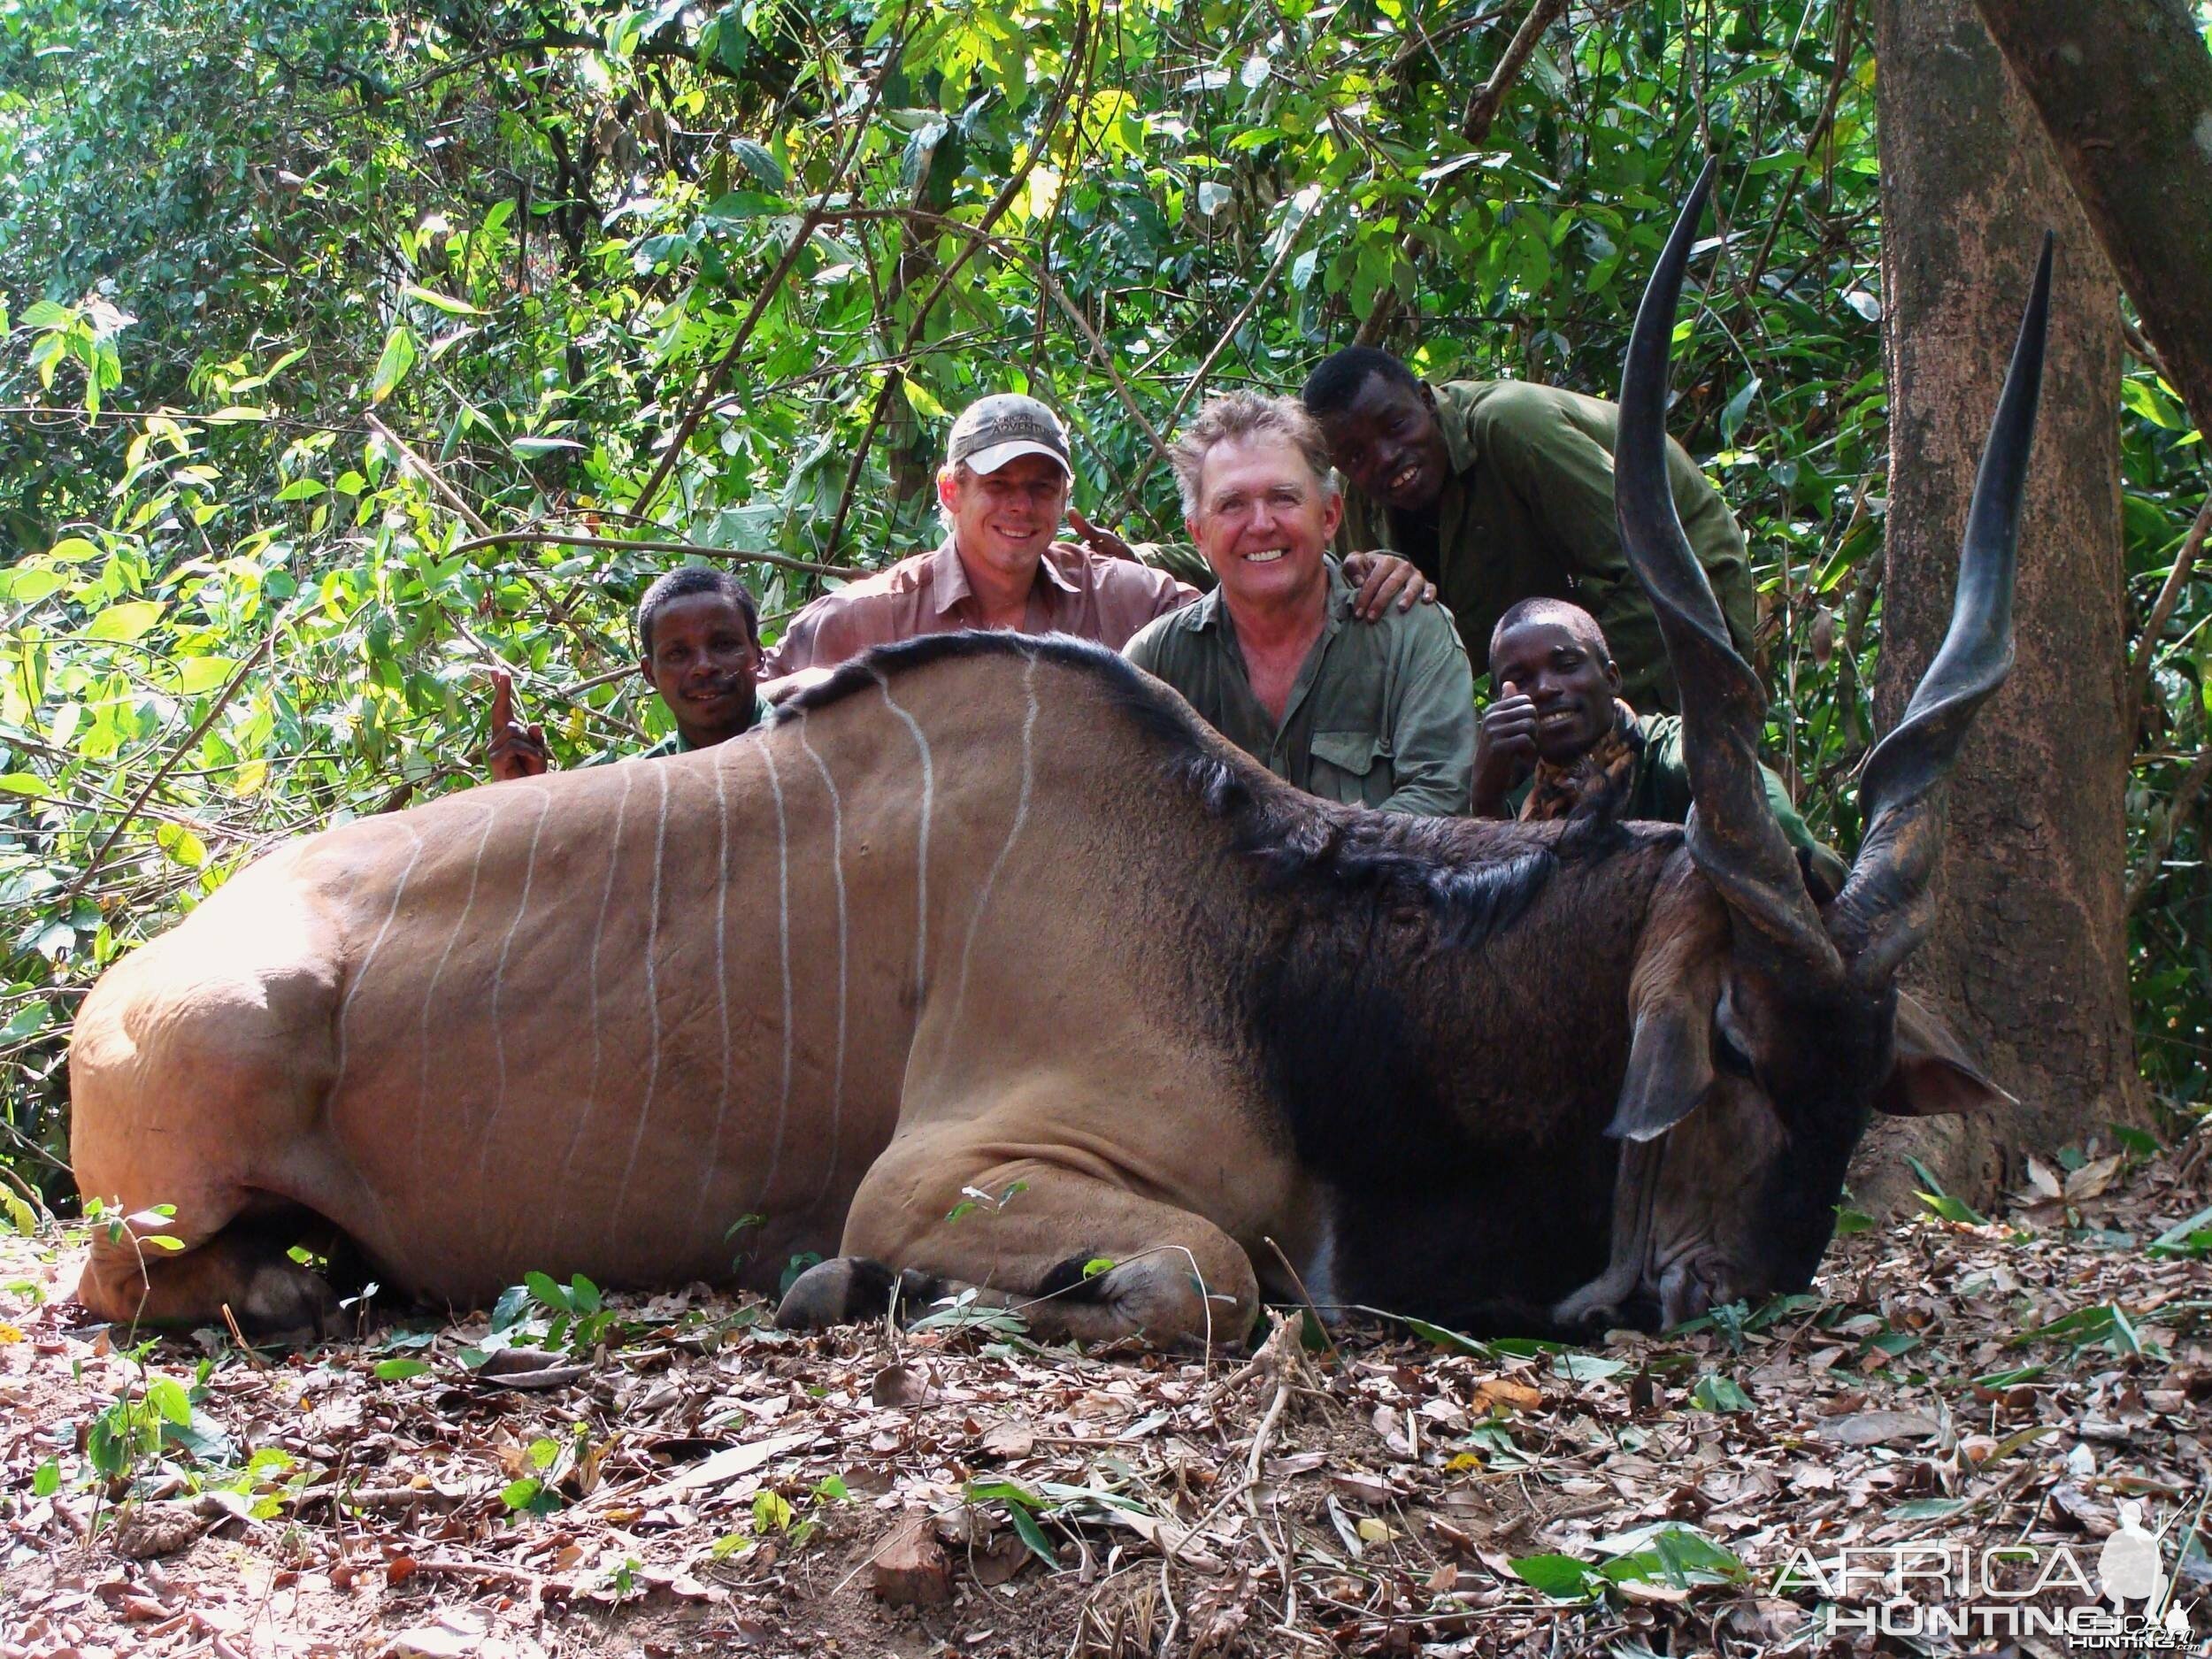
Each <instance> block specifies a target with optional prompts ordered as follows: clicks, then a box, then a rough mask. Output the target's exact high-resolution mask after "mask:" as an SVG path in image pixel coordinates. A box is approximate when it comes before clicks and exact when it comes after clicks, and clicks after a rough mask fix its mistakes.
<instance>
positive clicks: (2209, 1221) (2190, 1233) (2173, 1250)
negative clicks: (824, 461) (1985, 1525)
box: [0, 779, 2212, 1257]
mask: <svg viewBox="0 0 2212 1659" xmlns="http://www.w3.org/2000/svg"><path fill="white" fill-rule="evenodd" d="M6 781H7V780H5V779H0V783H4V782H6ZM17 1018H21V1016H20V1015H19V1016H17ZM6 1039H7V1033H5V1032H0V1041H6ZM2146 1248H2147V1249H2148V1251H2149V1253H2150V1254H2151V1255H2153V1256H2190V1257H2199V1256H2204V1255H2206V1254H2207V1253H2208V1252H2212V1210H2198V1211H2197V1213H2196V1214H2195V1215H2193V1216H2192V1217H2189V1219H2188V1220H2186V1221H2183V1222H2177V1223H2176V1224H2175V1225H2172V1226H2170V1227H2169V1228H2167V1229H2166V1231H2165V1232H2163V1233H2160V1234H2159V1235H2158V1236H2157V1237H2156V1238H2155V1239H2153V1240H2151V1241H2150V1243H2149V1245H2148V1246H2147V1247H2146Z"/></svg>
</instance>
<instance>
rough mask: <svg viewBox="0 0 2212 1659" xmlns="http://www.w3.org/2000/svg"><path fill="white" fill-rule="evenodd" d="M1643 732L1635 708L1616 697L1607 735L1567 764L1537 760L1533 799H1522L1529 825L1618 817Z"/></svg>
mask: <svg viewBox="0 0 2212 1659" xmlns="http://www.w3.org/2000/svg"><path fill="white" fill-rule="evenodd" d="M1643 752H1644V734H1643V731H1642V729H1641V728H1640V726H1638V725H1637V724H1636V710H1633V709H1632V708H1630V707H1629V706H1628V705H1627V704H1626V703H1623V702H1622V701H1621V700H1620V699H1619V698H1617V697H1616V698H1615V699H1614V700H1613V725H1612V729H1611V730H1609V731H1608V732H1607V733H1606V734H1605V735H1604V736H1603V737H1601V738H1600V739H1598V741H1596V742H1594V743H1593V744H1591V745H1590V747H1589V748H1587V749H1584V750H1583V751H1582V753H1581V754H1580V755H1578V756H1577V757H1575V758H1574V759H1573V760H1571V761H1569V762H1568V763H1567V764H1564V765H1555V764H1552V763H1551V762H1550V761H1548V760H1540V761H1538V762H1537V763H1536V776H1535V778H1534V779H1533V780H1532V781H1531V783H1530V784H1529V790H1528V799H1526V800H1525V801H1524V802H1522V803H1521V821H1522V822H1523V823H1524V824H1537V823H1543V822H1545V821H1547V820H1549V819H1552V818H1618V817H1619V816H1620V815H1621V810H1622V809H1623V808H1624V807H1625V806H1626V805H1627V804H1628V792H1629V789H1630V788H1631V787H1632V785H1633V784H1634V783H1635V781H1636V763H1637V761H1638V760H1639V759H1640V757H1642V755H1643Z"/></svg>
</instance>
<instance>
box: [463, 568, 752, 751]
mask: <svg viewBox="0 0 2212 1659" xmlns="http://www.w3.org/2000/svg"><path fill="white" fill-rule="evenodd" d="M637 636H638V652H639V659H638V672H639V673H640V674H641V676H643V678H644V680H645V683H646V684H647V685H649V686H650V687H653V689H654V690H655V691H657V692H658V693H659V694H660V699H661V702H662V703H664V705H666V707H667V709H668V711H669V713H670V714H672V715H673V716H674V717H675V719H676V729H675V730H674V731H672V732H671V733H669V734H668V735H667V736H666V737H664V738H663V739H661V741H659V742H657V743H655V744H654V745H653V746H652V747H651V748H649V749H641V750H640V751H638V755H637V758H638V759H641V760H658V759H660V758H661V757H664V756H667V755H680V754H685V753H687V752H689V751H690V750H692V749H709V748H711V747H712V746H713V745H715V744H717V743H720V742H723V741H726V740H728V739H730V738H733V737H735V736H737V735H738V734H739V733H742V732H749V731H751V730H752V729H753V728H754V727H755V726H758V725H759V724H760V723H761V722H762V721H763V720H764V719H766V718H768V715H769V713H770V704H769V703H768V701H767V699H766V698H764V697H763V696H762V695H760V693H759V691H758V690H757V688H756V683H755V682H756V681H757V678H758V676H759V673H760V611H759V607H758V606H757V605H756V604H755V603H754V601H753V595H751V594H750V593H749V592H748V591H747V590H746V588H745V584H744V583H742V582H741V581H739V580H737V578H736V577H734V576H732V575H731V574H730V573H729V572H726V571H717V570H709V569H707V568H706V567H705V566H703V565H684V566H683V567H682V568H680V569H678V570H672V571H670V572H668V573H667V574H665V575H664V576H662V577H660V578H659V579H657V580H656V581H655V582H654V583H653V585H652V586H651V587H650V588H647V589H646V590H645V597H644V598H642V599H641V600H639V601H638V608H637ZM513 696H514V694H513V689H512V685H511V681H510V680H508V677H507V676H506V675H505V674H504V673H501V674H499V675H498V676H497V677H496V678H495V680H494V681H493V690H492V741H491V748H490V749H489V751H488V755H487V757H486V758H487V761H488V770H489V771H490V772H491V775H492V778H493V780H495V781H504V780H508V779H511V778H530V777H535V776H537V775H538V774H540V773H541V772H546V771H547V770H549V767H550V765H551V760H550V757H549V756H548V754H547V752H546V747H545V728H544V727H543V726H524V725H523V724H522V723H521V722H520V721H518V720H517V719H516V718H515V716H514V704H513ZM625 758H627V757H625V756H623V755H621V754H619V753H617V752H608V753H605V754H600V755H595V756H593V757H591V758H590V759H589V760H588V761H586V762H584V763H583V764H585V765H587V766H599V765H604V764H608V763H609V762H611V761H616V760H622V759H625Z"/></svg>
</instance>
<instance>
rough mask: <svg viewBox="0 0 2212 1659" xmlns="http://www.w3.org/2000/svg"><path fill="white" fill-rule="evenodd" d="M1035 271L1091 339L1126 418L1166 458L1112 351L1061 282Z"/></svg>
mask: <svg viewBox="0 0 2212 1659" xmlns="http://www.w3.org/2000/svg"><path fill="white" fill-rule="evenodd" d="M1038 275H1039V276H1040V277H1041V278H1042V279H1043V280H1044V285H1045V292H1046V293H1047V294H1048V295H1050V296H1052V302H1053V303H1054V304H1056V305H1057V306H1058V307H1059V308H1060V310H1061V311H1063V312H1064V314H1065V315H1066V317H1067V319H1068V320H1069V321H1070V322H1071V323H1073V324H1074V325H1075V326H1076V329H1077V331H1078V332H1079V333H1080V334H1082V336H1083V338H1084V339H1085V340H1087V341H1088V342H1090V347H1091V356H1092V357H1093V358H1094V359H1095V360H1096V362H1097V364H1098V366H1099V367H1100V368H1102V369H1103V370H1105V371H1106V379H1107V380H1108V381H1109V382H1110V384H1111V385H1112V387H1113V388H1114V396H1117V397H1118V398H1120V399H1121V406H1122V407H1123V408H1124V409H1125V410H1127V411H1129V418H1130V419H1132V420H1133V421H1135V422H1136V423H1137V430H1139V431H1140V432H1141V433H1143V434H1144V437H1145V442H1148V443H1149V444H1150V445H1151V446H1152V453H1153V456H1154V458H1155V459H1165V458H1166V456H1167V441H1166V440H1165V439H1164V438H1163V437H1161V436H1160V429H1159V428H1158V427H1157V426H1154V425H1153V424H1152V422H1151V419H1149V418H1148V416H1147V415H1146V414H1145V412H1144V406H1143V405H1142V404H1141V403H1138V402H1137V396H1136V394H1135V393H1134V392H1132V391H1131V390H1130V389H1129V382H1128V381H1126V380H1124V379H1122V376H1121V371H1120V370H1119V369H1118V368H1116V367H1115V366H1114V354H1113V353H1112V352H1110V351H1109V350H1107V349H1106V342H1104V341H1103V340H1102V339H1100V338H1099V334H1098V330H1097V329H1095V328H1094V327H1092V326H1091V319H1089V318H1087V317H1086V316H1085V315H1084V314H1083V311H1082V308H1081V307H1080V306H1079V305H1078V304H1076V303H1075V302H1074V301H1073V300H1071V299H1070V298H1069V297H1068V292H1067V290H1066V289H1065V288H1062V287H1061V286H1060V281H1059V279H1058V278H1057V277H1055V276H1054V275H1053V274H1052V273H1051V272H1049V271H1048V270H1045V269H1044V268H1043V267H1042V266H1040V267H1039V268H1038Z"/></svg>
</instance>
